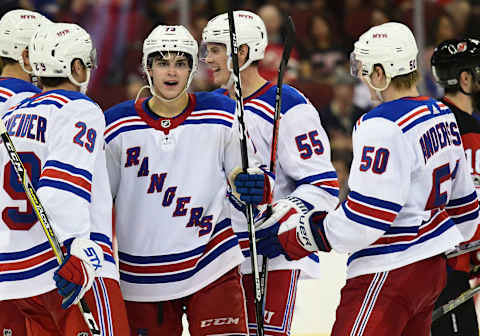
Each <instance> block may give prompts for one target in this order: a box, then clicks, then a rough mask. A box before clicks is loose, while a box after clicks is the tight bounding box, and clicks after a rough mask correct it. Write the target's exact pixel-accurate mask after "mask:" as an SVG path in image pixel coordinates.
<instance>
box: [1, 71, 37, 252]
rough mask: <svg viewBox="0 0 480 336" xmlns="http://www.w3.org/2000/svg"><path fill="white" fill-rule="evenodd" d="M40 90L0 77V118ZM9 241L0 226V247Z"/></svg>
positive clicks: (2, 227)
mask: <svg viewBox="0 0 480 336" xmlns="http://www.w3.org/2000/svg"><path fill="white" fill-rule="evenodd" d="M40 91H41V90H40V89H39V88H37V87H36V86H35V85H33V84H32V83H29V82H26V81H24V80H21V79H17V78H12V77H0V116H1V115H3V113H5V112H6V111H7V109H8V108H9V107H10V106H12V105H15V104H17V103H18V102H20V101H22V100H23V99H25V98H28V97H31V96H33V95H34V94H36V93H40ZM9 239H10V230H9V229H8V228H7V227H5V226H3V225H0V245H6V244H7V243H8V240H9Z"/></svg>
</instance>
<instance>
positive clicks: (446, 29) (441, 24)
mask: <svg viewBox="0 0 480 336" xmlns="http://www.w3.org/2000/svg"><path fill="white" fill-rule="evenodd" d="M455 27H456V26H455V23H454V21H453V18H452V16H451V15H450V14H448V13H447V12H442V13H441V14H440V16H437V17H436V18H435V19H434V20H433V21H432V24H431V25H430V27H429V29H428V31H427V33H428V35H427V46H426V48H425V50H424V51H423V57H424V64H430V59H431V58H432V54H433V49H434V48H435V47H436V46H437V45H439V44H440V43H441V42H443V41H446V40H451V39H453V38H455V36H457V31H456V29H455ZM423 80H424V83H425V88H426V90H427V94H428V95H429V96H431V97H440V96H442V95H443V88H442V87H441V86H440V85H438V84H437V83H436V82H435V79H434V77H433V74H432V70H431V68H430V67H425V69H424V70H423Z"/></svg>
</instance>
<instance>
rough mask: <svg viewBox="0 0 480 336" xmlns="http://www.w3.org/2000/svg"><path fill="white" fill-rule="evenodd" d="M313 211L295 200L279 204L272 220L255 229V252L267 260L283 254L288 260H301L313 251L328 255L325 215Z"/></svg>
mask: <svg viewBox="0 0 480 336" xmlns="http://www.w3.org/2000/svg"><path fill="white" fill-rule="evenodd" d="M312 209H313V207H312V206H311V205H310V204H308V203H307V202H305V201H302V200H300V199H298V198H295V197H289V198H288V199H284V200H280V201H278V202H277V203H276V204H275V205H274V208H273V213H272V216H270V217H269V218H268V219H267V220H266V221H264V222H263V223H261V224H259V225H257V227H256V236H257V250H258V252H259V253H260V254H263V255H266V256H267V257H269V258H274V257H276V256H278V255H280V254H283V255H284V256H285V257H286V258H287V259H288V260H298V259H302V258H303V257H306V256H308V255H309V254H311V253H312V252H315V251H325V252H329V251H330V250H331V247H330V244H329V242H328V240H327V238H326V235H325V230H324V227H323V220H324V218H325V216H326V215H327V212H325V211H311V210H312ZM261 220H262V219H261V218H260V219H259V222H261Z"/></svg>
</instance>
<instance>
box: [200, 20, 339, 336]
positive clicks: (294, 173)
mask: <svg viewBox="0 0 480 336" xmlns="http://www.w3.org/2000/svg"><path fill="white" fill-rule="evenodd" d="M234 19H235V25H236V34H237V43H238V45H239V66H240V78H241V83H242V92H243V94H244V97H245V98H244V99H243V102H244V105H245V116H244V119H245V124H246V127H247V129H248V133H249V135H250V137H251V138H252V141H253V143H254V145H255V147H256V149H257V150H258V152H259V155H260V156H261V158H262V163H264V164H266V165H268V166H269V165H270V150H271V146H272V145H271V143H272V133H273V114H274V109H275V93H276V88H277V86H276V85H275V83H271V82H268V81H266V80H265V79H263V78H262V77H261V76H260V75H259V73H258V67H257V65H258V62H259V61H260V60H261V59H263V56H264V52H265V48H266V46H267V42H268V39H267V32H266V29H265V25H264V23H263V21H262V19H261V18H260V17H259V16H258V15H256V14H254V13H252V12H249V11H235V12H234ZM202 38H203V43H204V44H206V54H205V55H204V56H205V58H204V61H205V62H206V63H207V64H208V65H209V67H210V68H211V70H213V80H214V82H215V84H217V85H219V86H222V87H223V88H222V89H218V90H216V91H215V92H217V93H219V94H223V95H227V96H228V95H229V96H230V97H232V98H234V97H235V93H234V90H233V88H232V81H231V79H230V78H231V76H232V72H231V63H230V62H231V61H230V59H229V57H230V35H229V25H228V16H227V14H226V13H224V14H221V15H219V16H217V17H215V18H213V19H211V20H210V21H209V22H208V24H207V25H206V27H205V28H204V30H203V36H202ZM282 89H283V92H282V110H281V121H280V126H279V138H278V151H277V153H278V159H277V169H276V172H275V175H276V181H277V183H275V188H274V190H273V196H274V200H275V201H277V202H276V204H275V207H295V208H296V209H297V207H296V206H295V205H294V204H299V206H300V207H304V208H306V209H308V208H312V207H313V206H312V204H316V205H317V206H318V207H320V208H322V209H324V210H331V209H333V208H334V207H335V206H336V205H337V203H338V191H339V185H338V180H337V174H336V172H335V169H334V167H333V166H332V164H331V162H330V144H329V140H328V138H327V135H326V133H325V130H324V129H323V127H322V125H321V123H320V119H319V116H318V112H317V111H316V110H315V108H314V107H313V105H312V104H310V102H309V101H308V100H307V99H306V98H305V97H304V96H303V95H302V94H301V93H300V92H299V91H298V90H296V89H295V88H293V87H291V86H288V85H284V86H283V88H282ZM231 200H232V203H233V204H237V205H236V206H235V207H236V208H237V209H240V210H241V204H238V203H236V202H235V199H234V198H233V197H232V198H231ZM232 221H233V223H234V224H235V226H234V228H235V230H236V233H237V235H238V236H239V239H240V242H241V244H242V247H243V251H244V254H245V255H246V256H249V255H250V252H249V249H248V232H247V223H246V220H245V216H243V214H242V213H241V212H240V211H238V210H237V211H236V216H234V217H233V218H232ZM260 263H261V258H260ZM242 271H243V272H244V273H247V274H245V275H244V277H243V286H244V289H245V293H246V296H247V310H248V320H249V329H250V334H251V335H255V334H256V333H257V331H256V329H257V326H256V318H255V305H254V297H253V295H254V291H253V288H252V278H251V277H252V275H251V266H250V262H249V261H248V260H247V261H246V262H244V264H243V265H242ZM268 271H269V272H268V277H267V279H266V283H267V290H266V293H267V294H266V295H267V296H266V303H265V315H264V317H265V321H264V330H265V334H266V335H274V336H284V335H285V336H286V335H290V328H291V322H292V317H293V312H294V307H295V298H296V291H297V280H298V277H299V274H300V272H302V273H303V274H304V275H306V276H308V277H319V276H320V272H321V270H320V265H319V259H318V255H317V254H314V253H312V254H311V255H309V256H307V257H305V258H303V259H302V260H299V261H288V260H287V259H286V258H285V257H284V256H278V257H276V258H273V259H272V260H270V262H269V265H268Z"/></svg>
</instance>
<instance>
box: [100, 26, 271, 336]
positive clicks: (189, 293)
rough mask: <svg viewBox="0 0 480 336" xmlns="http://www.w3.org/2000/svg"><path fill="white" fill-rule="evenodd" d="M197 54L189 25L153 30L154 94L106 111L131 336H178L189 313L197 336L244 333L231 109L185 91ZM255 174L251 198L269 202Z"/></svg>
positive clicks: (150, 75)
mask: <svg viewBox="0 0 480 336" xmlns="http://www.w3.org/2000/svg"><path fill="white" fill-rule="evenodd" d="M197 54H198V46H197V42H196V41H195V39H194V38H193V37H192V35H191V34H190V32H189V31H188V30H187V29H186V28H185V27H183V26H162V25H161V26H158V27H156V28H155V29H154V30H153V31H152V32H151V33H150V35H149V36H148V37H147V38H146V39H145V41H144V45H143V67H144V70H145V74H146V76H147V79H148V83H149V88H150V92H151V94H152V96H151V97H148V98H144V99H140V100H137V101H133V100H131V101H127V102H124V103H121V104H119V105H116V106H114V107H112V108H111V109H109V110H107V111H106V117H107V129H106V132H105V136H106V137H105V139H106V143H107V165H108V169H109V174H110V181H111V186H112V194H113V196H114V201H115V214H116V228H117V237H118V247H119V257H120V279H121V288H122V293H123V295H124V297H125V300H126V306H127V314H128V318H129V322H130V326H131V328H132V331H133V333H134V334H135V335H147V334H148V335H180V334H181V332H182V322H181V320H182V315H183V313H184V312H186V315H187V319H188V322H189V331H190V335H192V336H206V335H247V323H246V310H245V302H244V300H245V298H244V295H243V290H242V287H241V280H240V274H239V270H238V266H239V264H240V263H241V262H242V261H243V260H244V257H243V255H242V253H241V250H240V246H239V242H238V239H237V237H236V235H235V234H234V231H233V229H232V226H231V221H230V205H229V203H228V200H227V198H226V194H227V187H228V184H227V178H228V177H230V176H232V174H234V173H235V172H236V171H237V169H236V168H237V167H240V166H241V154H240V144H239V136H238V126H237V125H236V120H235V103H234V102H233V101H232V100H231V99H229V98H227V97H223V96H219V95H217V94H213V93H209V92H202V93H193V94H189V93H187V91H186V90H187V89H188V86H189V84H190V82H191V80H192V78H193V75H194V73H195V72H196V70H197V64H198V60H197V57H198V55H197ZM249 152H250V155H251V156H250V158H249V159H251V162H253V161H254V157H253V146H250V150H249ZM252 175H253V176H256V177H260V178H261V181H260V182H261V183H260V184H259V187H258V188H257V189H256V191H255V190H252V194H251V195H250V196H252V197H254V196H255V194H256V195H257V196H259V197H261V198H265V199H266V196H267V195H268V191H266V190H264V189H268V185H269V184H270V182H266V181H268V178H267V177H266V175H265V174H264V173H263V172H262V173H259V174H252ZM247 176H250V175H247ZM234 180H235V179H234ZM244 196H247V197H248V196H249V194H245V195H244Z"/></svg>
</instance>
